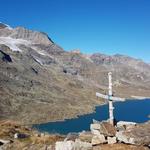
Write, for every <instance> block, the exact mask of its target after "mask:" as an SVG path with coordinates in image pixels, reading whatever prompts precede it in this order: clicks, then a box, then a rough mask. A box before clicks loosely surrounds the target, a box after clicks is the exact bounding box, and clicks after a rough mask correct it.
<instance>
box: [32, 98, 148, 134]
mask: <svg viewBox="0 0 150 150" xmlns="http://www.w3.org/2000/svg"><path fill="white" fill-rule="evenodd" d="M114 107H115V110H114V115H115V119H116V120H117V121H119V120H124V121H133V122H138V123H142V122H145V121H148V120H149V118H148V115H150V99H146V100H128V101H125V102H116V103H114ZM93 119H95V120H99V121H101V120H107V119H108V104H106V105H102V106H97V107H96V112H95V113H91V114H87V115H83V116H80V117H78V118H75V119H67V120H65V121H58V122H49V123H44V124H40V125H34V126H33V127H34V128H36V129H38V130H39V131H41V132H49V133H60V134H67V133H69V132H81V131H83V130H89V127H90V124H91V123H92V120H93Z"/></svg>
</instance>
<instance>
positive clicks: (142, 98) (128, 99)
mask: <svg viewBox="0 0 150 150" xmlns="http://www.w3.org/2000/svg"><path fill="white" fill-rule="evenodd" d="M132 97H136V98H137V99H132V98H131V99H130V98H127V99H126V100H125V101H119V102H126V101H135V100H138V101H142V100H146V99H150V97H142V96H132ZM114 103H116V102H114ZM107 104H108V102H105V103H102V104H99V105H95V106H93V108H92V111H87V113H82V114H78V115H75V116H74V117H70V118H69V117H68V118H64V119H59V120H52V121H48V122H39V123H36V124H27V125H30V126H32V125H40V124H46V123H55V122H65V121H67V120H70V119H77V118H79V117H81V116H84V115H88V114H92V113H94V112H95V111H96V108H97V107H100V106H103V105H107Z"/></svg>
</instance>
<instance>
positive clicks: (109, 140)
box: [107, 137, 117, 144]
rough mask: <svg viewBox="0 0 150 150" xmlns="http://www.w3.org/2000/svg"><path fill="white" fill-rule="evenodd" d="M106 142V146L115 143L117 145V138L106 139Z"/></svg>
mask: <svg viewBox="0 0 150 150" xmlns="http://www.w3.org/2000/svg"><path fill="white" fill-rule="evenodd" d="M107 142H108V144H115V143H117V138H116V137H107Z"/></svg>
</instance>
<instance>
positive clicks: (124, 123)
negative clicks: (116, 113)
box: [117, 121, 136, 129]
mask: <svg viewBox="0 0 150 150" xmlns="http://www.w3.org/2000/svg"><path fill="white" fill-rule="evenodd" d="M134 126H136V123H135V122H128V121H119V122H117V128H121V127H124V128H125V129H126V128H128V127H129V128H130V127H134Z"/></svg>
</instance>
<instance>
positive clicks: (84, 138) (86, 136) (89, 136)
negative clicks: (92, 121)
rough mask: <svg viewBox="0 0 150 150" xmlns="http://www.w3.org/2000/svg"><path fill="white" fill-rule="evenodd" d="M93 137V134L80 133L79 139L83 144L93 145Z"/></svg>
mask: <svg viewBox="0 0 150 150" xmlns="http://www.w3.org/2000/svg"><path fill="white" fill-rule="evenodd" d="M93 136H94V135H93V134H92V133H91V132H85V131H84V132H81V133H79V139H80V140H81V141H83V142H89V143H91V141H92V138H93Z"/></svg>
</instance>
